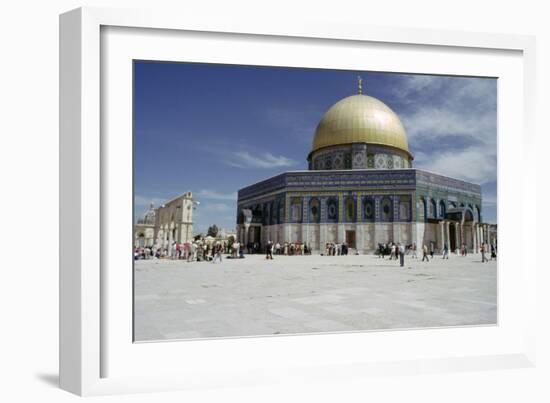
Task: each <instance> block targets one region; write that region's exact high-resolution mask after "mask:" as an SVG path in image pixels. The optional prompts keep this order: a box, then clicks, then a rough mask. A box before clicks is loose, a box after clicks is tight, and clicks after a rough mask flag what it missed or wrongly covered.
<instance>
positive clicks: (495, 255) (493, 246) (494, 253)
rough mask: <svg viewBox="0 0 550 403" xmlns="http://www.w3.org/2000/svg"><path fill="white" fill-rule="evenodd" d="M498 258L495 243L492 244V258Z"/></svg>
mask: <svg viewBox="0 0 550 403" xmlns="http://www.w3.org/2000/svg"><path fill="white" fill-rule="evenodd" d="M493 259H495V260H497V248H495V245H494V244H491V260H493Z"/></svg>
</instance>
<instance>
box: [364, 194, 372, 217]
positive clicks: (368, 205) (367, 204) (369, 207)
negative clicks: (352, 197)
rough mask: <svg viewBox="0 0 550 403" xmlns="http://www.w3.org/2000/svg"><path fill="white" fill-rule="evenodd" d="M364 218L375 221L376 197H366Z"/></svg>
mask: <svg viewBox="0 0 550 403" xmlns="http://www.w3.org/2000/svg"><path fill="white" fill-rule="evenodd" d="M363 219H364V220H365V221H374V199H373V198H372V197H366V198H365V199H364V201H363Z"/></svg>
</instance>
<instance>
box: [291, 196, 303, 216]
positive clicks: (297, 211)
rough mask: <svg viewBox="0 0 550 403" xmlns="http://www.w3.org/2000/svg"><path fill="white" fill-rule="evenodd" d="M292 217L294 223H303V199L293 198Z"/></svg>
mask: <svg viewBox="0 0 550 403" xmlns="http://www.w3.org/2000/svg"><path fill="white" fill-rule="evenodd" d="M290 216H291V220H292V221H294V222H300V221H302V199H301V198H299V197H293V198H292V200H291V202H290Z"/></svg>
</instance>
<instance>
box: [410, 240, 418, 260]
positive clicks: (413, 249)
mask: <svg viewBox="0 0 550 403" xmlns="http://www.w3.org/2000/svg"><path fill="white" fill-rule="evenodd" d="M411 249H412V254H411V258H413V259H418V255H417V254H416V242H413V244H412V248H411Z"/></svg>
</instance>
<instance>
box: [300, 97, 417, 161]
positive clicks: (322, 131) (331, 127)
mask: <svg viewBox="0 0 550 403" xmlns="http://www.w3.org/2000/svg"><path fill="white" fill-rule="evenodd" d="M353 143H367V144H378V145H384V146H390V147H394V148H397V149H399V150H402V151H405V152H406V153H407V154H408V155H409V156H410V157H411V159H412V155H411V154H410V152H409V145H408V141H407V133H406V132H405V128H404V127H403V124H402V123H401V121H400V120H399V117H398V116H397V115H396V114H395V112H394V111H392V110H391V109H390V108H389V107H388V106H387V105H386V104H385V103H383V102H382V101H380V100H378V99H376V98H373V97H371V96H368V95H362V94H358V95H352V96H350V97H347V98H344V99H342V100H340V101H338V102H336V103H335V104H334V105H333V106H332V107H331V108H330V109H329V110H328V111H327V112H326V113H325V114H324V116H323V118H322V119H321V121H320V122H319V125H318V126H317V129H316V130H315V136H314V137H313V145H312V148H311V152H310V156H311V155H312V153H314V152H315V151H317V150H320V149H322V148H325V147H330V146H335V145H343V144H353Z"/></svg>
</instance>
